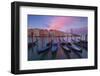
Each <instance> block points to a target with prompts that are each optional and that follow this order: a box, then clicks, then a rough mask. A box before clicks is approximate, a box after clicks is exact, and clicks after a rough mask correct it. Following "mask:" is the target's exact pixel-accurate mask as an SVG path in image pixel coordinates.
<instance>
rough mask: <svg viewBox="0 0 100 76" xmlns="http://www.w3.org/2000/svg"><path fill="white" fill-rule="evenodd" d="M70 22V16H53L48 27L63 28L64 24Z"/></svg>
mask: <svg viewBox="0 0 100 76" xmlns="http://www.w3.org/2000/svg"><path fill="white" fill-rule="evenodd" d="M71 22H72V18H71V17H55V18H54V19H53V20H52V21H51V24H50V26H49V29H56V30H59V29H61V28H63V27H64V26H65V25H68V24H69V23H71Z"/></svg>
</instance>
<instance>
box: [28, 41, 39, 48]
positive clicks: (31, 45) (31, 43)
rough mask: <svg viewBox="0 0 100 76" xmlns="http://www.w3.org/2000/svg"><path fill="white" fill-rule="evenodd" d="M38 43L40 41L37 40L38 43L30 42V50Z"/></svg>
mask: <svg viewBox="0 0 100 76" xmlns="http://www.w3.org/2000/svg"><path fill="white" fill-rule="evenodd" d="M37 41H38V40H36V41H34V42H29V43H28V49H30V48H32V47H34V46H36V44H37Z"/></svg>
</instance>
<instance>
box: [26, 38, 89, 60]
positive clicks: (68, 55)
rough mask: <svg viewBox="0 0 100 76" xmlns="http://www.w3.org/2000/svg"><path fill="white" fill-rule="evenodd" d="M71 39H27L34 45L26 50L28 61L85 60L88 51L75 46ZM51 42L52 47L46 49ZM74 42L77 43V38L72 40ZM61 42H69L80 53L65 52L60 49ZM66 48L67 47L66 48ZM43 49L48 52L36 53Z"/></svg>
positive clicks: (73, 51)
mask: <svg viewBox="0 0 100 76" xmlns="http://www.w3.org/2000/svg"><path fill="white" fill-rule="evenodd" d="M71 39H72V38H71V37H69V38H66V37H55V38H49V37H34V38H33V39H32V38H28V42H29V43H32V42H33V43H34V42H35V45H34V46H32V47H30V48H28V60H29V61H31V60H53V59H79V58H87V57H88V50H86V49H84V48H82V47H80V46H76V45H75V44H74V43H73V42H72V40H71ZM51 40H52V46H50V47H49V48H48V46H47V44H48V43H50V41H51ZM74 40H75V41H76V42H78V41H79V38H76V39H74ZM62 42H65V43H67V42H70V43H71V44H72V45H73V47H74V48H76V49H81V50H82V52H79V51H75V50H71V49H70V52H67V51H66V50H64V49H63V48H62V47H61V43H62ZM66 47H67V46H66ZM45 48H48V50H45V51H44V52H42V53H38V51H43V50H44V49H45Z"/></svg>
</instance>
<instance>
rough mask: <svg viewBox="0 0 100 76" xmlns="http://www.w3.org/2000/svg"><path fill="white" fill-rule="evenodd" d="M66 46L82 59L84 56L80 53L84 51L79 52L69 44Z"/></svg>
mask: <svg viewBox="0 0 100 76" xmlns="http://www.w3.org/2000/svg"><path fill="white" fill-rule="evenodd" d="M66 46H68V48H69V49H70V50H71V51H72V52H74V53H75V54H76V55H77V56H78V57H79V58H82V56H81V55H80V53H82V50H78V49H75V48H74V47H73V46H72V44H71V43H67V44H66Z"/></svg>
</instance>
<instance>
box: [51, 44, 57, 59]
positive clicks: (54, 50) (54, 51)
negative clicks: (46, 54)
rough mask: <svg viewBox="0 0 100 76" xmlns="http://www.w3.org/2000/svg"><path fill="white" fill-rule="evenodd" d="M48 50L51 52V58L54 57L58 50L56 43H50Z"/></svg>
mask: <svg viewBox="0 0 100 76" xmlns="http://www.w3.org/2000/svg"><path fill="white" fill-rule="evenodd" d="M50 50H51V53H52V59H55V58H56V55H57V51H58V43H52V45H51V49H50Z"/></svg>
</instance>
